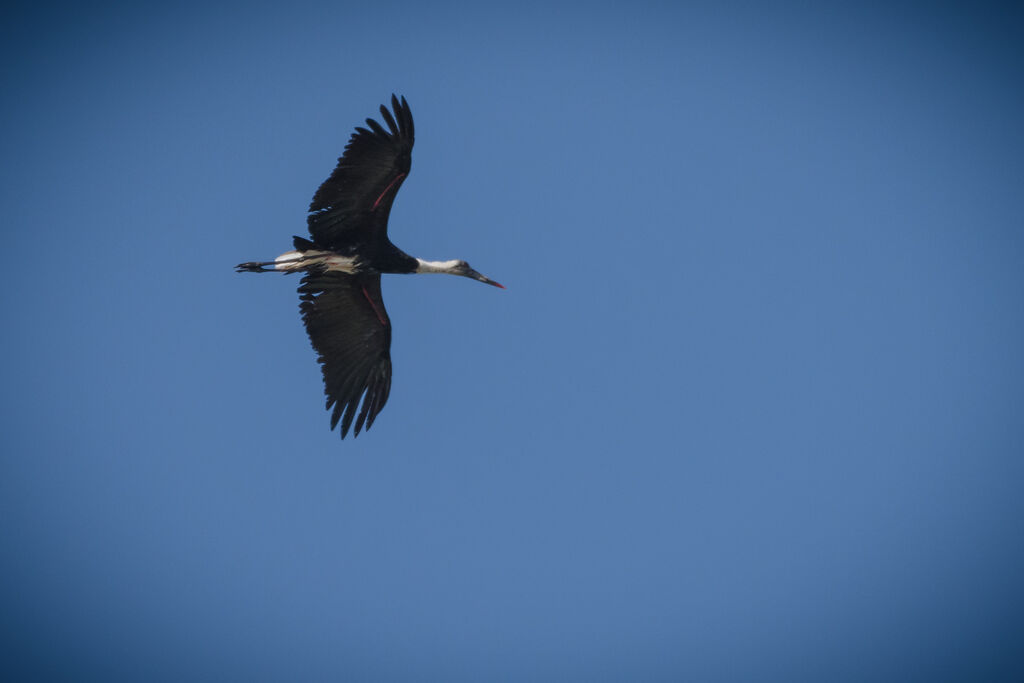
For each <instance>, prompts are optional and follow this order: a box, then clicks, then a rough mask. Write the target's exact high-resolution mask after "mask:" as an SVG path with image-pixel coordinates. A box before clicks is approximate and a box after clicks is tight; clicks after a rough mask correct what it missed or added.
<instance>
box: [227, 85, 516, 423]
mask: <svg viewBox="0 0 1024 683" xmlns="http://www.w3.org/2000/svg"><path fill="white" fill-rule="evenodd" d="M391 108H392V109H393V110H394V114H393V115H392V113H391V112H390V111H388V109H387V107H385V106H384V105H381V107H380V114H381V117H382V118H383V119H384V122H385V123H386V124H387V130H385V129H384V127H383V126H381V125H380V124H379V123H378V122H377V121H375V120H373V119H366V125H367V127H366V128H363V127H357V128H356V129H355V132H354V133H353V134H352V137H351V138H349V141H348V144H347V145H346V146H345V151H344V154H342V156H341V158H340V159H338V165H337V167H336V168H335V169H334V172H333V173H331V175H330V177H328V178H327V180H325V181H324V182H323V184H322V185H320V188H319V189H318V190H317V191H316V194H315V195H313V201H312V203H311V204H310V205H309V215H308V217H307V219H306V222H307V225H308V228H309V235H310V237H311V238H312V239H306V238H305V237H295V238H294V240H293V243H292V246H293V249H292V250H291V251H286V252H285V253H283V254H281V255H280V256H278V257H277V258H276V259H274V260H273V261H248V262H246V263H240V264H238V265H237V266H236V270H237V271H238V272H240V273H241V272H254V273H262V272H270V271H274V272H280V273H298V272H301V273H303V274H304V275H303V277H302V282H301V283H300V285H299V295H300V297H299V310H300V312H301V314H302V321H303V323H305V326H306V332H307V334H309V340H310V342H311V343H312V344H313V349H314V350H315V351H316V353H317V360H318V362H319V363H320V369H321V372H322V373H323V378H324V393H325V394H326V396H327V409H328V410H330V411H331V429H332V430H333V429H334V428H335V427H336V426H337V425H338V423H339V421H340V422H341V438H343V439H344V438H345V436H346V435H347V434H348V432H349V428H350V427H352V426H353V420H355V429H354V432H353V435H358V434H359V431H360V430H361V429H363V428H364V427H365V428H366V429H369V428H370V426H371V425H373V421H374V420H375V419H376V417H377V415H378V414H379V413H380V411H381V409H383V408H384V404H385V403H387V400H388V394H389V393H390V391H391V320H390V319H389V318H388V313H387V310H385V308H384V299H383V297H382V296H381V290H380V275H381V273H448V274H449V275H461V276H463V277H468V278H472V279H474V280H479V281H480V282H484V283H486V284H489V285H494V286H495V287H501V288H502V289H504V287H503V286H502V285H500V284H498V283H497V282H495V281H494V280H491V279H489V278H486V277H484V276H483V275H481V274H480V273H478V272H476V271H475V270H473V269H472V268H470V266H469V264H468V263H466V262H465V261H460V260H452V261H426V260H424V259H420V258H415V257H413V256H409V255H408V254H406V253H405V252H404V251H402V250H401V249H399V248H398V247H396V246H395V245H394V244H392V243H391V240H390V239H388V216H389V215H390V213H391V204H392V203H393V202H394V201H395V195H396V194H397V193H398V188H400V187H401V186H402V183H403V182H404V181H405V179H406V177H407V176H408V175H409V169H410V167H411V163H412V146H413V140H414V128H413V123H412V112H411V111H410V110H409V104H408V103H407V102H406V101H405V98H404V97H403V98H402V99H401V100H399V99H398V98H397V97H395V96H394V95H392V96H391ZM360 399H362V403H361V407H360Z"/></svg>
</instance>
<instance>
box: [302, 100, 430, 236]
mask: <svg viewBox="0 0 1024 683" xmlns="http://www.w3.org/2000/svg"><path fill="white" fill-rule="evenodd" d="M391 107H392V109H394V111H395V114H394V116H392V115H391V112H389V111H388V110H387V108H386V107H385V106H384V105H381V107H380V114H381V117H382V118H383V119H384V123H386V124H387V126H388V130H384V128H383V126H381V125H380V124H379V123H377V122H376V121H374V120H373V119H366V125H367V126H369V129H367V128H362V127H360V128H356V132H355V133H353V134H352V137H351V138H350V139H349V141H348V144H347V145H346V146H345V153H344V154H343V155H342V156H341V158H340V159H338V166H337V167H336V168H335V169H334V172H333V173H331V176H330V177H329V178H328V179H327V180H325V181H324V183H323V185H321V186H320V189H318V190H317V191H316V194H315V195H313V201H312V203H311V204H310V205H309V211H310V214H309V217H308V218H307V223H308V224H309V234H310V235H312V236H313V241H314V242H316V243H317V244H319V245H321V246H324V247H328V248H339V247H342V246H345V245H347V244H351V243H352V242H358V241H361V240H363V239H372V238H375V237H376V238H380V237H383V236H385V235H386V233H387V229H388V216H389V215H390V214H391V203H392V202H393V201H394V200H395V194H397V193H398V188H399V187H401V186H402V181H403V180H405V177H406V176H407V175H409V169H410V168H411V166H412V145H413V138H414V129H413V124H412V112H411V111H409V105H408V103H407V102H406V101H405V98H404V97H403V98H402V99H401V101H399V99H398V98H397V97H395V96H394V95H392V96H391Z"/></svg>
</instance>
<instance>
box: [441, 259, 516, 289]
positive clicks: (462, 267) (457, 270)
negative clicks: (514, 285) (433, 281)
mask: <svg viewBox="0 0 1024 683" xmlns="http://www.w3.org/2000/svg"><path fill="white" fill-rule="evenodd" d="M449 272H450V273H451V274H452V275H461V276H463V277H471V278H473V279H474V280H479V281H480V282H484V283H486V284H489V285H494V286H495V287H501V288H502V289H505V285H503V284H500V283H498V282H495V281H494V280H492V279H490V278H487V277H484V276H483V275H481V274H480V273H478V272H476V271H475V270H473V269H472V268H471V267H470V265H469V264H468V263H466V262H465V261H456V262H455V265H453V266H452V269H451V270H450V271H449Z"/></svg>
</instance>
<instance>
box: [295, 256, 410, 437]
mask: <svg viewBox="0 0 1024 683" xmlns="http://www.w3.org/2000/svg"><path fill="white" fill-rule="evenodd" d="M299 294H301V301H300V303H299V310H301V311H302V321H303V322H304V323H305V324H306V332H307V333H308V334H309V340H310V341H311V342H312V343H313V348H314V349H315V350H316V352H317V356H318V358H317V360H318V361H319V362H320V369H321V371H322V372H323V375H324V393H325V394H326V395H327V409H328V410H331V409H332V407H333V410H332V412H331V429H334V427H335V426H336V425H337V424H338V421H339V420H340V421H341V438H343V439H344V438H345V436H346V435H347V434H348V430H349V427H351V426H352V420H353V419H355V432H354V433H355V434H357V435H358V434H359V430H361V429H362V428H363V426H364V424H365V426H366V429H369V428H370V426H371V425H372V424H373V421H374V419H375V418H376V417H377V414H378V413H379V412H380V411H381V409H382V408H383V407H384V404H385V403H387V400H388V393H389V392H390V391H391V321H390V320H389V319H388V314H387V311H385V310H384V299H383V298H382V297H381V293H380V275H379V274H377V273H372V274H363V275H348V274H346V273H309V274H307V275H306V276H305V277H303V278H302V284H301V285H300V286H299ZM360 398H362V407H361V408H360V407H359V400H360ZM357 411H358V416H357Z"/></svg>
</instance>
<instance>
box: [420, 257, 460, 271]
mask: <svg viewBox="0 0 1024 683" xmlns="http://www.w3.org/2000/svg"><path fill="white" fill-rule="evenodd" d="M416 261H417V262H419V265H418V266H416V272H417V273H451V272H452V270H453V269H454V268H455V266H456V265H457V264H458V261H424V260H423V259H421V258H418V259H416Z"/></svg>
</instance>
